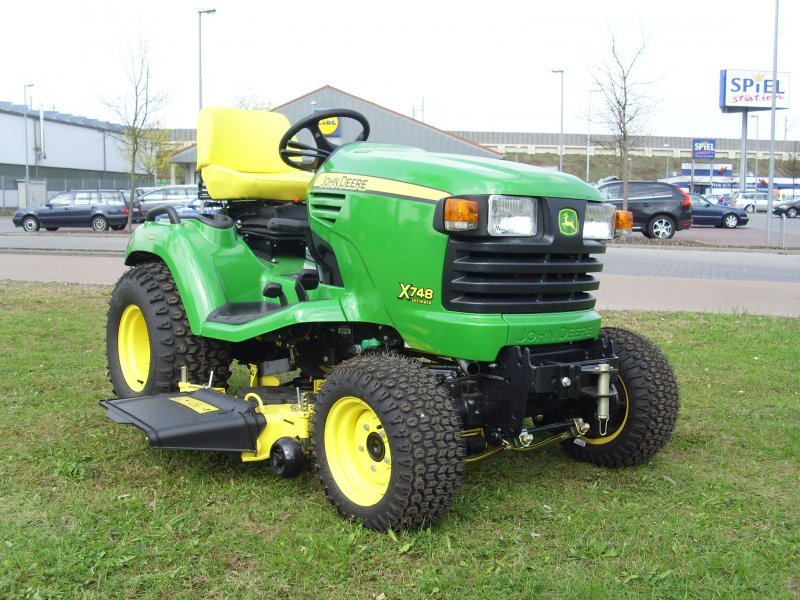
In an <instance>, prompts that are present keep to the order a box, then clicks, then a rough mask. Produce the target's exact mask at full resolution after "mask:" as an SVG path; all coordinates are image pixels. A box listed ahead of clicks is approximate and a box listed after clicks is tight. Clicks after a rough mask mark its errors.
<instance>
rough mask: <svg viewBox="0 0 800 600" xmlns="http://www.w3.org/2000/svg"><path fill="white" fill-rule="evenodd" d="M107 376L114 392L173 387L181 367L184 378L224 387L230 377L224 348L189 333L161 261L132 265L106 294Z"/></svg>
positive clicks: (135, 392) (122, 394) (151, 391)
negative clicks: (108, 297) (185, 371)
mask: <svg viewBox="0 0 800 600" xmlns="http://www.w3.org/2000/svg"><path fill="white" fill-rule="evenodd" d="M106 352H107V355H108V375H109V379H110V380H111V383H112V385H113V386H114V393H115V394H116V395H117V396H119V397H123V398H124V397H131V396H147V395H149V394H157V393H162V392H173V391H176V390H177V389H178V382H179V381H180V376H181V367H182V366H186V367H187V369H188V376H189V381H191V382H193V383H203V382H207V381H208V379H209V375H210V372H211V371H212V370H213V371H214V385H215V386H220V387H224V386H225V385H226V384H227V382H228V378H229V377H230V369H229V366H230V353H229V349H228V347H227V346H226V345H225V344H223V343H222V342H219V341H217V340H212V339H209V338H203V337H199V336H196V335H193V334H192V332H191V331H190V329H189V322H188V319H187V317H186V311H185V309H184V307H183V302H182V301H181V298H180V294H179V293H178V288H177V286H176V285H175V281H174V280H173V278H172V275H171V274H170V272H169V269H168V268H167V266H166V265H165V264H163V263H147V264H143V265H137V266H135V267H133V268H132V269H130V270H129V271H127V272H126V273H125V274H124V275H123V276H122V277H121V278H120V280H119V281H118V282H117V285H116V287H115V288H114V291H113V292H112V294H111V302H110V304H109V309H108V323H107V327H106Z"/></svg>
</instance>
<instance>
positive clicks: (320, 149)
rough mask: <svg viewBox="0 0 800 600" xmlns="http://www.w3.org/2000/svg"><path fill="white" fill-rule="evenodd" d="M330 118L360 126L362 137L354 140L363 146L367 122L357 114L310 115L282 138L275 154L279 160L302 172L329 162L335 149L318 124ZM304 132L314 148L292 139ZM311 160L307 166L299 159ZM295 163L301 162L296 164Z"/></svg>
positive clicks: (336, 111) (338, 111)
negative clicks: (312, 142) (349, 121)
mask: <svg viewBox="0 0 800 600" xmlns="http://www.w3.org/2000/svg"><path fill="white" fill-rule="evenodd" d="M331 117H337V118H345V119H353V120H354V121H356V122H358V124H359V125H361V133H359V134H358V136H356V138H355V139H354V140H353V141H354V142H363V141H365V140H366V139H367V138H368V137H369V122H368V121H367V118H366V117H365V116H364V115H362V114H361V113H360V112H356V111H354V110H347V109H345V108H338V109H332V110H324V111H320V112H316V113H314V114H312V115H308V116H307V117H305V118H303V119H300V120H299V121H298V122H297V123H295V124H294V125H292V126H291V127H290V128H289V130H288V131H287V132H286V133H284V134H283V137H282V138H281V141H280V143H279V144H278V152H279V153H280V155H281V159H282V160H283V162H285V163H286V164H287V165H289V166H290V167H292V168H293V169H302V170H303V171H316V170H317V169H318V168H319V167H320V165H322V163H323V162H325V159H326V158H328V157H329V156H330V155H331V154H332V153H333V151H334V150H336V148H338V146H335V145H333V144H331V143H330V142H329V141H328V140H327V138H326V137H325V135H324V134H323V133H322V132H321V131H320V129H319V122H320V121H323V120H325V119H330V118H331ZM305 129H307V130H308V131H309V132H310V133H311V135H312V136H313V137H314V145H313V146H309V145H308V144H303V143H301V142H298V141H296V140H293V139H292V138H293V137H295V136H296V135H297V134H298V133H300V132H301V131H303V130H305ZM307 158H310V159H311V161H309V162H305V161H303V162H301V161H302V159H307ZM297 159H301V161H298V160H297Z"/></svg>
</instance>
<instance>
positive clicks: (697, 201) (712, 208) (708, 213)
mask: <svg viewBox="0 0 800 600" xmlns="http://www.w3.org/2000/svg"><path fill="white" fill-rule="evenodd" d="M689 198H690V199H691V200H692V227H694V226H695V225H713V226H714V227H725V228H726V229H734V228H735V227H743V226H745V225H747V222H748V221H749V220H750V216H749V215H748V214H747V211H745V210H742V209H741V208H734V207H732V206H720V205H719V204H714V203H713V202H709V200H708V198H707V197H706V196H701V195H700V194H689Z"/></svg>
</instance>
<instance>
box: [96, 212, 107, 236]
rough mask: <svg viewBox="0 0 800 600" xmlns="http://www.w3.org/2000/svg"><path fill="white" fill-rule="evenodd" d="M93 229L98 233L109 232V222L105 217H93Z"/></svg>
mask: <svg viewBox="0 0 800 600" xmlns="http://www.w3.org/2000/svg"><path fill="white" fill-rule="evenodd" d="M92 229H94V230H95V231H97V232H103V231H108V221H107V220H106V218H105V217H99V216H98V217H93V218H92Z"/></svg>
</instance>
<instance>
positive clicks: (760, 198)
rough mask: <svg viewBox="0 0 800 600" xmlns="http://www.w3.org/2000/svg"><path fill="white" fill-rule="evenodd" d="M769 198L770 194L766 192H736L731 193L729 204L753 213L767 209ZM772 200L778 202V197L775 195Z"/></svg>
mask: <svg viewBox="0 0 800 600" xmlns="http://www.w3.org/2000/svg"><path fill="white" fill-rule="evenodd" d="M768 199H769V194H767V193H766V192H734V193H733V194H731V198H730V201H729V202H728V204H730V205H731V206H734V207H736V208H743V209H745V210H746V211H747V212H749V213H752V212H757V211H765V210H767V200H768ZM772 201H773V203H775V202H777V201H778V200H777V197H773V199H772Z"/></svg>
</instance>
